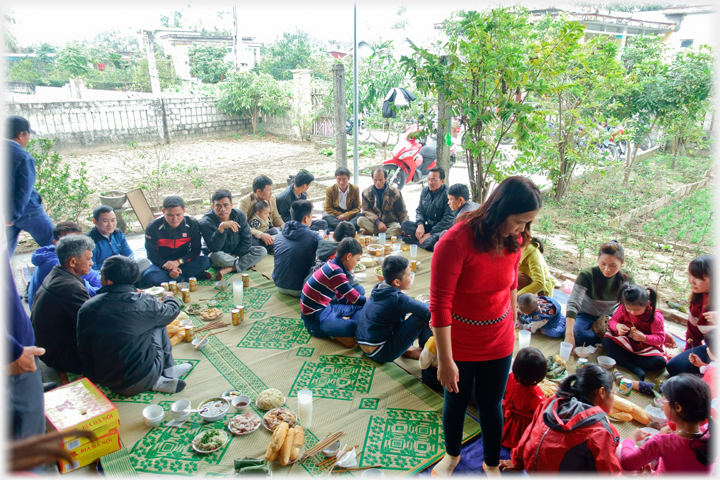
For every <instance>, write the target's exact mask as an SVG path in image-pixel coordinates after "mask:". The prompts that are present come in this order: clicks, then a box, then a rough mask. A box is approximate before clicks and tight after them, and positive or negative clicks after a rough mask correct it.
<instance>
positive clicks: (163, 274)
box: [142, 255, 212, 285]
mask: <svg viewBox="0 0 720 480" xmlns="http://www.w3.org/2000/svg"><path fill="white" fill-rule="evenodd" d="M211 263H212V262H211V261H210V257H206V256H204V255H200V256H198V257H196V258H194V259H193V260H192V261H190V262H188V263H186V264H184V265H181V266H180V270H182V273H181V274H180V276H178V277H177V278H170V272H168V271H167V270H165V269H163V268H160V267H158V266H156V265H153V266H151V267H150V268H148V269H147V270H145V273H143V276H142V279H143V282H145V283H147V284H150V285H160V284H161V283H163V282H172V281H177V282H179V281H181V280H187V279H188V278H190V277H197V276H199V275H201V274H202V273H203V272H204V271H205V270H207V269H208V268H210V264H211ZM204 279H205V277H204V276H203V277H202V278H201V280H204Z"/></svg>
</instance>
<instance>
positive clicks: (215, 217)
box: [200, 190, 267, 280]
mask: <svg viewBox="0 0 720 480" xmlns="http://www.w3.org/2000/svg"><path fill="white" fill-rule="evenodd" d="M212 205H213V207H212V210H209V211H208V212H207V213H206V214H205V215H203V217H202V218H201V219H200V232H201V233H202V236H203V239H205V245H207V248H208V250H210V255H208V256H209V257H210V261H212V265H213V267H216V268H218V273H217V277H216V278H217V280H220V279H221V278H222V276H223V275H225V274H226V273H230V272H242V271H243V270H247V269H248V268H250V267H252V266H253V265H256V264H257V263H258V262H259V261H260V260H262V259H263V258H265V256H266V255H267V250H265V249H264V248H263V247H253V246H252V234H251V233H250V225H249V224H248V221H247V218H246V217H245V214H244V213H243V212H241V211H240V210H238V209H237V208H233V204H232V194H231V193H230V192H229V191H228V190H218V191H217V192H215V193H214V194H213V196H212Z"/></svg>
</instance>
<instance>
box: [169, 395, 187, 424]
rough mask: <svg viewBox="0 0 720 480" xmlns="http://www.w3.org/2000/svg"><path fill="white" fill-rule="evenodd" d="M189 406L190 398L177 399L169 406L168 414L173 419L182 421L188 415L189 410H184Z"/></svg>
mask: <svg viewBox="0 0 720 480" xmlns="http://www.w3.org/2000/svg"><path fill="white" fill-rule="evenodd" d="M189 408H190V400H178V401H177V402H175V403H173V404H172V406H171V407H170V414H171V415H172V417H173V420H177V421H179V422H182V421H184V420H187V419H188V418H189V417H190V412H186V411H185V410H188V409H189Z"/></svg>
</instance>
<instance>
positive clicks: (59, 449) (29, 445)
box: [9, 430, 97, 472]
mask: <svg viewBox="0 0 720 480" xmlns="http://www.w3.org/2000/svg"><path fill="white" fill-rule="evenodd" d="M68 437H82V438H87V439H90V440H93V441H94V440H97V436H96V435H95V433H93V432H92V431H91V430H70V431H69V432H65V433H61V432H55V433H49V434H47V435H35V436H34V437H30V438H26V439H25V440H18V441H15V442H12V443H11V445H10V455H9V457H10V459H11V462H12V463H11V467H10V469H11V470H12V471H13V472H20V471H27V470H30V469H31V468H35V467H39V466H41V465H46V464H48V463H52V462H56V461H58V460H60V459H63V460H65V461H67V462H72V457H71V456H70V454H69V453H68V451H67V450H65V449H64V448H63V446H62V443H60V441H61V439H62V438H68Z"/></svg>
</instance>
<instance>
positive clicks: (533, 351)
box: [512, 347, 547, 387]
mask: <svg viewBox="0 0 720 480" xmlns="http://www.w3.org/2000/svg"><path fill="white" fill-rule="evenodd" d="M512 373H513V375H514V376H515V380H517V382H518V383H521V384H523V385H525V386H526V387H532V386H533V385H537V384H538V383H540V382H542V381H543V378H545V374H546V373H547V363H546V362H545V357H544V356H543V354H542V352H541V351H540V350H538V349H537V348H532V347H525V348H521V349H520V351H519V352H518V354H517V357H515V361H514V362H513V365H512Z"/></svg>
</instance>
